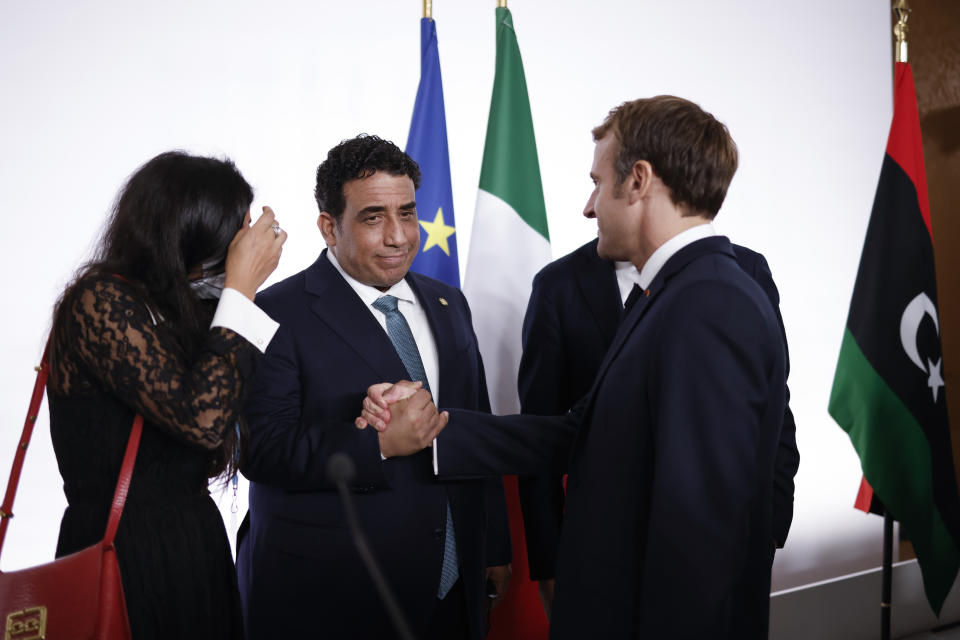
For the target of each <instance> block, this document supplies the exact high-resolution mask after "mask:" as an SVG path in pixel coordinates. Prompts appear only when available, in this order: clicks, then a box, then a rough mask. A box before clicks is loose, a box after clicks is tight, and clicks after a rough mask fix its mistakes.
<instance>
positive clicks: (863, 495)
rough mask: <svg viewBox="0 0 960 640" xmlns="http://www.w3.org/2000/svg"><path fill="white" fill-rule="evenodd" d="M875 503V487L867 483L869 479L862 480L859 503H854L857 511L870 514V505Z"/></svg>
mask: <svg viewBox="0 0 960 640" xmlns="http://www.w3.org/2000/svg"><path fill="white" fill-rule="evenodd" d="M872 503H873V487H871V486H870V485H869V484H868V483H867V479H866V478H865V477H864V478H861V479H860V490H859V491H857V501H856V502H854V503H853V507H854V508H855V509H860V511H863V512H865V513H870V505H871V504H872Z"/></svg>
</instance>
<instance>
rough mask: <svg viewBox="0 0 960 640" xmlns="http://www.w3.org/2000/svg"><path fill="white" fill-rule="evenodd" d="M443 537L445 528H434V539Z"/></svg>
mask: <svg viewBox="0 0 960 640" xmlns="http://www.w3.org/2000/svg"><path fill="white" fill-rule="evenodd" d="M442 537H443V529H434V530H433V539H434V540H439V539H440V538H442Z"/></svg>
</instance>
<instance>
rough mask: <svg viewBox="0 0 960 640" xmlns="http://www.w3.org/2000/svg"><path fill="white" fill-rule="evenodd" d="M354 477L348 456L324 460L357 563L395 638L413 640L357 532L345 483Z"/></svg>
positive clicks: (333, 456)
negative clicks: (374, 591)
mask: <svg viewBox="0 0 960 640" xmlns="http://www.w3.org/2000/svg"><path fill="white" fill-rule="evenodd" d="M354 475H356V467H355V466H354V464H353V460H351V459H350V456H348V455H347V454H345V453H335V454H333V455H332V456H330V459H329V460H327V477H328V478H330V481H331V482H333V483H334V484H336V485H337V491H338V492H339V493H340V498H341V499H342V500H343V508H344V511H346V514H347V526H348V527H350V535H351V537H352V538H353V544H354V546H355V547H356V548H357V553H359V554H360V559H361V560H362V561H363V564H364V566H366V568H367V573H369V574H370V579H371V580H373V585H374V586H375V587H376V589H377V592H378V593H379V594H380V599H381V600H382V601H383V606H384V607H386V609H387V614H388V615H389V616H390V621H391V622H392V623H393V627H394V629H395V630H396V632H397V636H398V637H399V638H400V639H401V640H415V638H414V636H413V632H412V631H410V626H409V625H408V624H407V621H406V619H405V618H404V617H403V611H402V610H401V609H400V605H399V604H398V603H397V599H396V598H395V597H394V595H393V592H392V591H391V590H390V585H388V584H387V580H386V578H384V576H383V572H382V571H380V566H379V565H378V564H377V560H376V558H374V557H373V551H372V550H371V549H370V545H369V544H368V543H367V537H366V536H365V535H363V531H362V530H361V529H360V521H359V520H358V519H357V510H356V508H355V507H354V505H353V496H352V495H351V494H350V490H349V489H348V488H347V483H348V482H350V481H351V480H352V479H353V476H354Z"/></svg>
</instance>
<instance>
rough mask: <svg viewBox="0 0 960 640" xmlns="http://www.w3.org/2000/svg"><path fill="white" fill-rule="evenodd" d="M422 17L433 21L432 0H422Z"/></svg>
mask: <svg viewBox="0 0 960 640" xmlns="http://www.w3.org/2000/svg"><path fill="white" fill-rule="evenodd" d="M423 17H424V18H430V19H431V20H433V0H423Z"/></svg>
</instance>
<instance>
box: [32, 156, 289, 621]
mask: <svg viewBox="0 0 960 640" xmlns="http://www.w3.org/2000/svg"><path fill="white" fill-rule="evenodd" d="M252 200H253V192H252V190H251V188H250V185H248V184H247V182H246V181H245V180H244V179H243V176H241V175H240V172H239V171H237V169H236V167H235V166H234V165H233V163H231V162H229V161H224V160H217V159H213V158H204V157H196V156H190V155H187V154H184V153H180V152H170V153H164V154H161V155H159V156H157V157H155V158H153V159H152V160H150V161H149V162H147V163H146V164H144V165H143V166H142V167H140V169H138V170H137V171H136V172H135V173H134V174H133V175H132V176H131V177H130V179H129V181H128V182H127V184H126V186H125V187H124V188H123V190H122V191H121V193H120V195H119V197H118V199H117V202H116V205H115V207H114V212H113V215H112V217H111V219H110V221H109V223H108V226H107V229H106V232H105V234H104V237H103V239H102V241H101V245H100V248H99V251H98V253H97V255H96V256H95V258H94V259H93V261H91V262H90V263H88V264H87V265H85V266H84V267H83V268H82V269H81V270H80V272H79V274H78V275H77V277H76V279H75V280H74V282H73V283H72V284H70V285H69V286H68V287H67V289H66V291H64V293H63V295H62V297H61V298H60V301H59V302H58V304H57V307H56V310H55V312H54V320H53V331H52V333H51V337H50V346H49V349H50V351H49V353H50V363H51V375H50V379H49V382H48V393H49V404H50V430H51V434H52V438H53V447H54V452H55V453H56V456H57V463H58V465H59V467H60V473H61V475H62V476H63V480H64V485H63V487H64V493H65V494H66V497H67V503H68V506H67V509H66V511H65V513H64V515H63V521H62V523H61V526H60V538H59V541H58V544H57V556H61V555H66V554H69V553H72V552H74V551H77V550H79V549H82V548H84V547H87V546H89V545H91V544H93V543H95V542H97V541H98V540H100V539H102V538H103V534H104V528H105V526H106V522H107V515H108V511H109V508H110V502H111V499H112V496H113V490H114V487H115V485H116V482H117V477H118V476H119V473H120V463H121V460H122V458H123V453H124V449H125V447H126V444H127V440H128V438H129V435H130V430H131V425H132V423H133V417H134V415H135V414H137V413H139V414H141V415H143V417H144V429H143V436H142V439H141V442H140V448H139V451H138V454H137V459H136V464H135V466H134V471H133V479H132V482H131V485H130V493H129V495H128V497H127V501H126V506H125V508H124V511H123V517H122V519H121V521H120V528H119V531H118V533H117V536H116V547H117V554H118V559H119V563H120V572H121V579H122V582H123V587H124V594H125V598H126V603H127V610H128V614H129V618H130V624H131V628H132V631H133V637H134V638H136V639H139V640H142V639H144V638H205V639H206V638H238V637H241V636H242V623H241V615H240V601H239V596H238V593H237V587H236V577H235V572H234V568H233V562H232V559H231V555H230V546H229V542H228V540H227V536H226V531H225V529H224V526H223V520H222V519H221V517H220V512H219V511H218V509H217V506H216V504H215V503H214V502H213V500H212V499H211V497H210V495H209V492H208V490H207V486H208V482H209V479H210V478H214V477H217V476H222V475H224V474H229V473H232V472H233V470H234V469H235V468H236V466H237V464H238V461H239V456H240V446H239V445H240V442H241V441H242V440H243V429H242V425H241V424H239V423H238V416H239V411H240V407H241V404H242V401H243V397H244V394H245V392H246V389H247V386H248V385H247V383H248V381H249V379H250V377H251V375H252V370H253V367H254V364H255V362H256V359H257V358H258V357H259V355H260V353H261V352H262V351H263V350H265V349H266V347H267V344H268V343H269V342H270V340H271V339H272V337H273V334H274V332H275V331H276V328H277V324H276V323H275V322H273V321H272V320H271V319H270V318H269V317H268V316H266V314H264V313H263V312H262V311H260V310H259V309H258V308H257V307H256V306H255V305H254V304H253V297H254V295H255V293H256V291H257V288H258V287H259V286H260V285H261V284H262V283H263V281H264V280H265V279H266V278H267V276H268V275H269V274H270V273H271V272H273V270H274V269H275V268H276V266H277V263H278V261H279V259H280V251H281V247H282V245H283V243H284V241H285V240H286V233H284V232H283V231H282V230H281V229H280V227H279V225H278V224H277V223H276V222H275V219H274V215H273V212H272V211H270V209H269V208H268V207H264V213H263V215H262V216H261V217H260V218H259V219H258V220H257V222H256V223H255V224H253V225H250V224H249V208H250V203H251V202H252Z"/></svg>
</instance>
